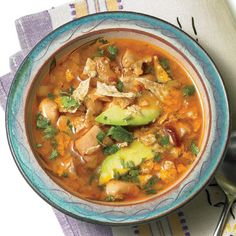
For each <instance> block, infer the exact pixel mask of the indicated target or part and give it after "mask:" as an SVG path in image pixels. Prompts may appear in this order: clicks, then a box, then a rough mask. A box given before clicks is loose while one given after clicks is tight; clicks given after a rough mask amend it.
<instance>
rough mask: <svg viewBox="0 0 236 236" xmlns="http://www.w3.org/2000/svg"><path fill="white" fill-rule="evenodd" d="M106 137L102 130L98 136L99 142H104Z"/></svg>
mask: <svg viewBox="0 0 236 236" xmlns="http://www.w3.org/2000/svg"><path fill="white" fill-rule="evenodd" d="M105 137H106V134H105V133H104V132H102V131H99V132H98V134H97V136H96V138H97V141H98V143H99V144H102V141H103V139H104V138H105Z"/></svg>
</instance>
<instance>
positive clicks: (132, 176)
mask: <svg viewBox="0 0 236 236" xmlns="http://www.w3.org/2000/svg"><path fill="white" fill-rule="evenodd" d="M120 162H121V165H122V166H123V168H125V169H129V170H128V171H127V172H126V173H125V174H124V175H120V174H119V175H116V177H117V176H118V177H119V178H118V179H120V180H122V181H126V182H132V183H138V182H139V178H138V176H139V174H140V168H139V167H137V166H135V163H134V162H133V161H127V162H125V161H124V159H120Z"/></svg>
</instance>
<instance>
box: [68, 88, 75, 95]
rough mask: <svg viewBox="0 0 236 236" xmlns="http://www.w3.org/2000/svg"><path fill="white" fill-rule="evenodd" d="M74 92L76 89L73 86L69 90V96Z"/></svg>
mask: <svg viewBox="0 0 236 236" xmlns="http://www.w3.org/2000/svg"><path fill="white" fill-rule="evenodd" d="M74 91H75V88H74V87H73V86H70V88H69V90H68V92H69V94H70V95H72V94H73V92H74Z"/></svg>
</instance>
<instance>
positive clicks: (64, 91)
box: [60, 86, 75, 96]
mask: <svg viewBox="0 0 236 236" xmlns="http://www.w3.org/2000/svg"><path fill="white" fill-rule="evenodd" d="M74 91H75V88H74V87H73V86H70V88H69V89H68V90H62V91H61V92H60V96H71V95H72V94H73V92H74Z"/></svg>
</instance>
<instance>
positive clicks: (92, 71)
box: [83, 58, 97, 78]
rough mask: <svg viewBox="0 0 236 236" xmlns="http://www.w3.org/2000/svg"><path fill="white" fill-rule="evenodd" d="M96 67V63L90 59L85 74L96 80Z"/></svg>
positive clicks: (85, 67) (86, 64)
mask: <svg viewBox="0 0 236 236" xmlns="http://www.w3.org/2000/svg"><path fill="white" fill-rule="evenodd" d="M96 67H97V66H96V62H95V61H93V60H92V59H91V58H88V59H87V61H86V63H85V66H84V71H83V74H84V75H87V76H88V77H89V78H94V77H95V76H96V75H97V70H96Z"/></svg>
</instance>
